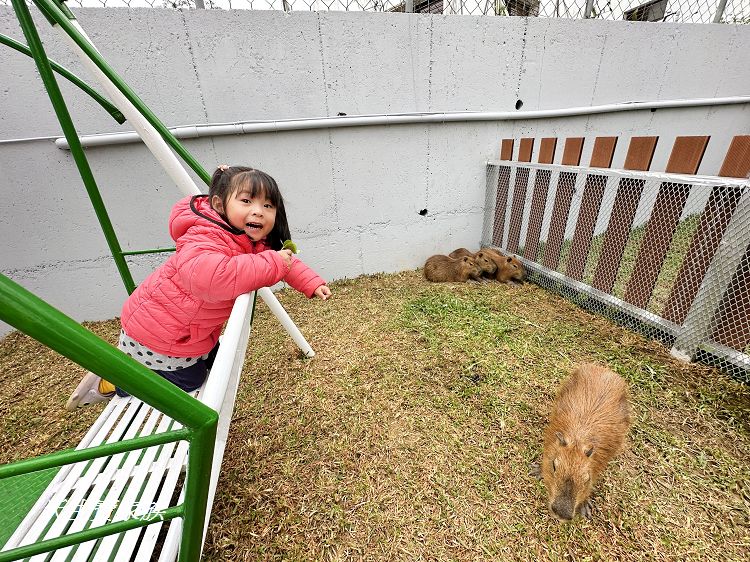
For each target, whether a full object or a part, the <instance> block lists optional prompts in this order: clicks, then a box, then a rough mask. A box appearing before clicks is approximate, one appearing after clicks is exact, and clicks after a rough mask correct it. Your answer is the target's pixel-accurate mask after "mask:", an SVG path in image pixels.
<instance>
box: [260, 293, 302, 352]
mask: <svg viewBox="0 0 750 562" xmlns="http://www.w3.org/2000/svg"><path fill="white" fill-rule="evenodd" d="M258 294H259V295H260V298H262V299H263V301H264V302H265V303H266V304H267V305H268V308H270V309H271V312H273V314H274V316H276V318H278V320H279V322H281V325H282V326H284V328H285V329H286V331H287V332H289V335H290V336H292V339H293V340H294V343H296V344H297V347H299V348H300V349H301V350H302V353H304V354H305V356H306V357H315V352H314V351H313V348H312V347H310V344H309V343H307V340H306V339H305V336H303V335H302V332H300V331H299V328H297V326H296V325H295V324H294V322H292V319H291V318H289V315H288V314H287V312H286V310H284V307H283V306H281V303H280V302H279V300H278V299H277V298H276V295H274V294H273V292H272V291H271V289H269V288H268V287H263V288H262V289H258Z"/></svg>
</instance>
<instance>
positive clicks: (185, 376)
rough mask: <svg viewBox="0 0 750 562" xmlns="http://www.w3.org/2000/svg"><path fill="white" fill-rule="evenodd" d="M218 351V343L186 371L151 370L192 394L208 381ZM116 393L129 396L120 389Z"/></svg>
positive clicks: (186, 368)
mask: <svg viewBox="0 0 750 562" xmlns="http://www.w3.org/2000/svg"><path fill="white" fill-rule="evenodd" d="M218 351H219V344H218V343H217V344H216V345H215V346H214V348H213V349H212V350H211V351H210V352H209V353H208V357H206V358H205V359H198V361H197V362H196V363H195V365H190V367H185V368H184V369H177V370H176V371H159V370H157V369H151V370H152V371H153V372H154V373H156V374H157V375H159V376H160V377H163V378H165V379H167V380H168V381H169V382H171V383H172V384H174V385H177V386H178V387H179V388H181V389H182V390H184V391H185V392H192V391H193V390H195V389H197V388H200V386H201V385H202V384H203V382H204V381H205V380H206V376H207V375H208V370H209V369H210V368H211V366H212V365H213V364H214V359H216V354H217V353H218ZM115 391H116V392H117V396H122V397H125V396H129V394H128V393H127V392H125V391H124V390H123V389H121V388H119V387H118V388H117V389H116V390H115Z"/></svg>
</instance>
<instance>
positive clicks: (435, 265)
mask: <svg viewBox="0 0 750 562" xmlns="http://www.w3.org/2000/svg"><path fill="white" fill-rule="evenodd" d="M481 275H482V270H481V269H480V268H479V266H478V265H477V264H476V263H475V262H474V260H473V258H470V257H469V256H464V257H463V258H460V259H454V258H449V257H448V256H443V255H436V256H430V257H429V258H427V261H426V262H425V264H424V276H425V279H427V280H428V281H434V282H436V283H439V282H445V281H468V280H469V279H479V277H480V276H481Z"/></svg>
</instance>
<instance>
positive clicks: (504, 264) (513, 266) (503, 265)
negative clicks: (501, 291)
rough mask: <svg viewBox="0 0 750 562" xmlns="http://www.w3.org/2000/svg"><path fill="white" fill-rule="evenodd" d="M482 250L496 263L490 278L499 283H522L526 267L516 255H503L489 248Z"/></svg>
mask: <svg viewBox="0 0 750 562" xmlns="http://www.w3.org/2000/svg"><path fill="white" fill-rule="evenodd" d="M482 252H484V253H485V255H486V256H487V257H488V258H490V259H491V260H492V261H494V262H495V265H497V270H496V271H495V273H494V274H493V275H491V276H490V278H492V279H495V280H497V281H500V282H501V283H509V282H511V281H514V282H516V283H523V281H524V279H526V269H525V268H524V267H523V264H522V263H521V260H519V259H518V258H517V257H515V256H504V255H503V254H501V253H500V252H498V251H497V250H493V249H491V248H484V249H483V250H482Z"/></svg>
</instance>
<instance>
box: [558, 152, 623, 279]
mask: <svg viewBox="0 0 750 562" xmlns="http://www.w3.org/2000/svg"><path fill="white" fill-rule="evenodd" d="M616 144H617V137H597V139H596V141H594V150H593V153H592V155H591V164H590V166H591V167H593V168H609V167H610V166H611V165H612V157H613V156H614V153H615V145H616ZM606 185H607V176H602V175H600V174H588V175H587V176H586V183H585V185H584V188H583V200H582V201H581V208H580V210H579V212H578V222H577V223H576V229H575V232H574V234H573V240H572V241H571V244H570V255H569V256H568V265H567V267H566V270H565V274H566V275H567V276H568V277H571V278H573V279H577V280H579V281H580V280H581V279H582V278H583V271H584V268H585V267H586V258H587V257H588V255H589V249H590V248H591V239H592V237H593V234H594V227H595V226H596V219H597V217H598V216H599V207H600V206H601V203H602V197H603V196H604V188H605V187H606Z"/></svg>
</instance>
